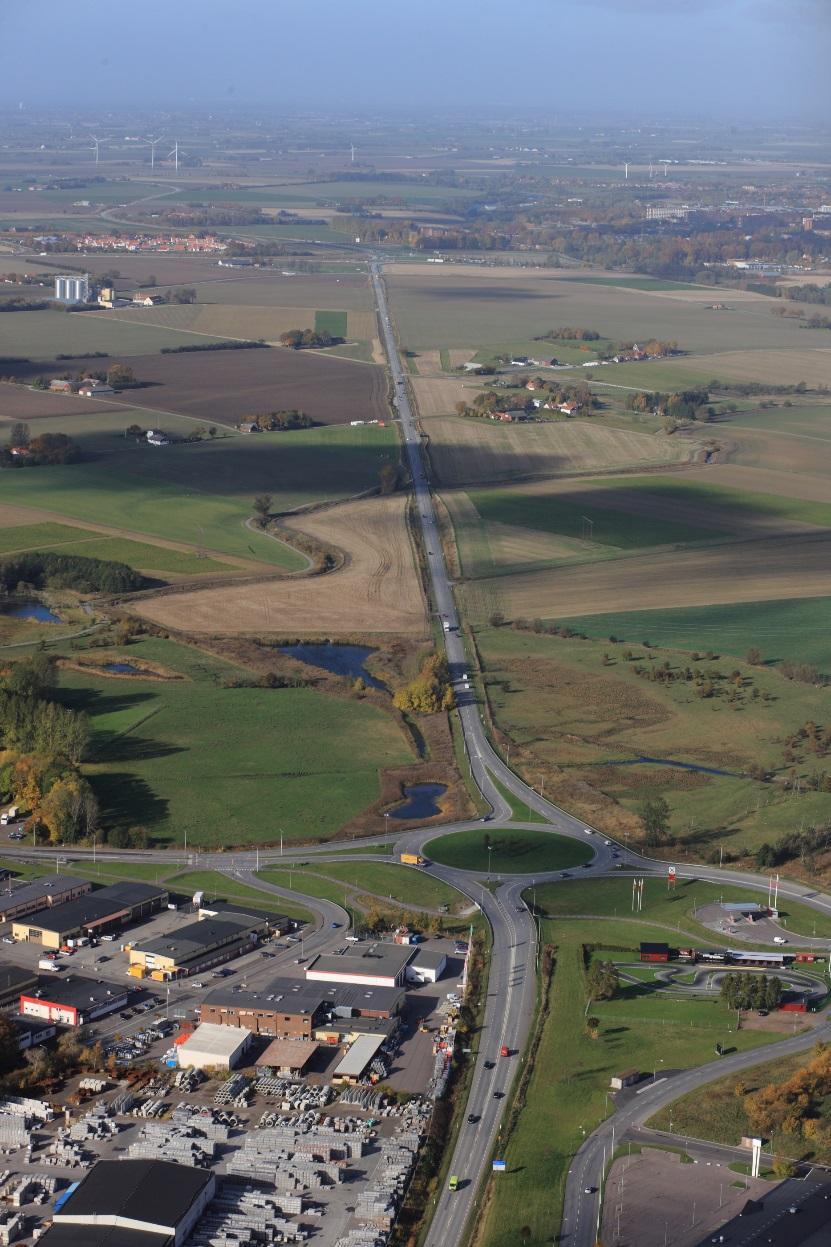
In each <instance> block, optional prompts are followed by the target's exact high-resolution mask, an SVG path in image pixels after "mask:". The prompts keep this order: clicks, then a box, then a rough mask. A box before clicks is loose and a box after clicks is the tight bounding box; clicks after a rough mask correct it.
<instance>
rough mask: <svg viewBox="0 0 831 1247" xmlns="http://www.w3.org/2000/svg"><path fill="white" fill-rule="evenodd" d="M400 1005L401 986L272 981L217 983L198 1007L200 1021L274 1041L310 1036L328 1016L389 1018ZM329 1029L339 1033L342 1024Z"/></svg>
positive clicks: (295, 980) (401, 999) (341, 1017)
mask: <svg viewBox="0 0 831 1247" xmlns="http://www.w3.org/2000/svg"><path fill="white" fill-rule="evenodd" d="M403 1004H404V991H403V989H402V988H400V987H363V986H360V985H357V984H354V983H316V982H312V983H305V982H303V981H302V980H300V979H275V980H274V982H272V983H269V984H268V986H266V987H264V988H262V990H260V991H258V992H252V991H239V990H235V989H234V988H232V987H219V988H217V989H216V990H215V991H212V992H209V993H208V995H207V996H206V997H205V999H204V1000H203V1001H202V1004H201V1006H200V1009H199V1018H200V1021H202V1022H214V1023H216V1024H217V1025H219V1026H243V1027H245V1028H246V1029H247V1030H250V1031H253V1032H254V1034H256V1035H271V1036H273V1037H274V1038H275V1039H292V1040H297V1039H309V1038H311V1037H312V1036H313V1035H314V1034H315V1033H316V1030H317V1029H319V1028H326V1027H327V1022H328V1021H329V1019H330V1018H332V1017H337V1018H339V1019H346V1018H355V1017H360V1018H383V1019H386V1018H392V1017H395V1016H396V1015H397V1014H398V1013H399V1012H400V1010H401V1008H402V1006H403ZM330 1029H334V1030H336V1031H342V1030H343V1029H344V1028H343V1026H340V1025H338V1026H336V1027H333V1028H330Z"/></svg>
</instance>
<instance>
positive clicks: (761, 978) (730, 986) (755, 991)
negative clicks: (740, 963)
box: [721, 974, 782, 1009]
mask: <svg viewBox="0 0 831 1247" xmlns="http://www.w3.org/2000/svg"><path fill="white" fill-rule="evenodd" d="M721 999H722V1001H723V1002H724V1004H726V1005H727V1007H728V1009H778V1007H779V1003H780V1001H781V1000H782V980H781V979H780V978H777V976H776V975H775V974H774V975H773V976H772V977H771V978H768V976H767V975H766V974H725V975H724V977H723V978H722V980H721Z"/></svg>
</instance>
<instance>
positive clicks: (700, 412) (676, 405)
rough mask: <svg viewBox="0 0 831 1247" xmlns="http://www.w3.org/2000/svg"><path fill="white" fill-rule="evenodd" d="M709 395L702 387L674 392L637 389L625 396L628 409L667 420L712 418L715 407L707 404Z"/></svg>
mask: <svg viewBox="0 0 831 1247" xmlns="http://www.w3.org/2000/svg"><path fill="white" fill-rule="evenodd" d="M709 402H710V395H709V393H708V392H707V390H705V389H703V388H698V389H692V390H678V391H677V393H675V394H659V393H650V392H649V391H647V390H639V391H638V392H637V393H636V394H629V395H627V397H626V407H627V409H628V410H629V411H649V412H654V413H655V414H656V415H659V416H663V417H664V418H665V419H668V420H675V421H686V420H713V419H714V418H715V414H716V413H715V409H714V408H713V407H710V406H708V404H709Z"/></svg>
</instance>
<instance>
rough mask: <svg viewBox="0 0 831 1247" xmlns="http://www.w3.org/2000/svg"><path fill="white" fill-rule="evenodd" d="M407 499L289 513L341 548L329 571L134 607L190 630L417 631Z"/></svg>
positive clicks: (421, 612)
mask: <svg viewBox="0 0 831 1247" xmlns="http://www.w3.org/2000/svg"><path fill="white" fill-rule="evenodd" d="M406 505H407V500H406V498H405V497H404V496H403V495H396V496H395V497H392V498H370V499H363V500H361V501H359V502H348V503H345V504H344V505H343V506H338V507H332V508H331V509H329V510H327V511H321V512H319V513H317V514H311V515H306V516H303V517H298V518H297V519H296V520H292V521H291V522H290V524H288V527H291V528H294V529H296V530H298V531H300V532H305V533H310V534H311V535H312V536H314V537H316V538H317V539H318V541H321V542H323V543H324V544H326V545H333V546H336V547H338V548H339V549H340V550H342V551H343V552H344V553H345V554H346V565H345V566H344V567H343V568H342V569H341V570H339V571H336V572H331V573H330V574H329V575H327V576H314V577H306V578H302V577H301V578H298V579H295V580H278V581H274V580H272V581H264V582H262V583H260V584H256V585H240V586H237V587H236V588H221V589H203V590H196V591H194V592H190V593H181V594H172V595H169V596H162V597H159V598H155V599H149V600H146V601H144V602H142V603H141V605H140V606H138V607H137V610H138V613H140V614H142V615H145V616H146V617H147V618H148V619H152V620H154V621H155V622H156V623H159V624H162V625H163V626H164V627H170V628H181V629H183V630H186V631H189V632H211V633H233V634H239V633H256V634H260V633H263V632H271V633H283V634H288V635H294V636H303V637H308V636H336V635H339V634H355V633H373V632H390V633H398V634H399V635H406V636H421V635H423V634H424V632H425V606H424V597H423V594H422V591H421V583H420V581H419V578H418V575H417V572H416V567H415V562H414V559H413V550H412V546H411V543H410V535H409V532H408V530H407V525H406V520H405V508H406Z"/></svg>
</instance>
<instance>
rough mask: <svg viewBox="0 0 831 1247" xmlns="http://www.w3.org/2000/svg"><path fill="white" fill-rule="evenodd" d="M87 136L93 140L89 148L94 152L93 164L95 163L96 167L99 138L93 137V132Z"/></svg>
mask: <svg viewBox="0 0 831 1247" xmlns="http://www.w3.org/2000/svg"><path fill="white" fill-rule="evenodd" d="M89 137H90V138H91V139H92V142H93V146H92V149H91V150H92V151H94V152H95V164H96V167H97V165H98V146H99V144H100V142H101V140H100V139H97V138H96V137H95V135H94V134H91V135H90V136H89Z"/></svg>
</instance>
